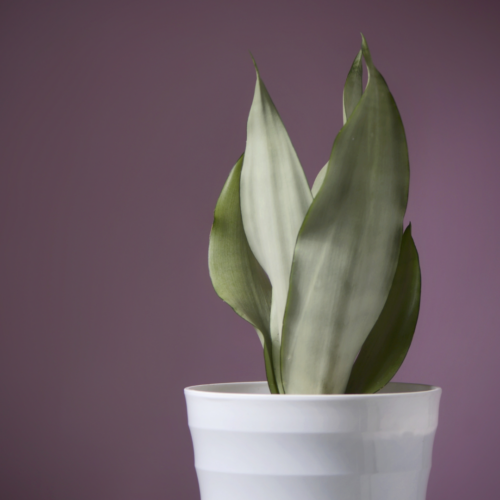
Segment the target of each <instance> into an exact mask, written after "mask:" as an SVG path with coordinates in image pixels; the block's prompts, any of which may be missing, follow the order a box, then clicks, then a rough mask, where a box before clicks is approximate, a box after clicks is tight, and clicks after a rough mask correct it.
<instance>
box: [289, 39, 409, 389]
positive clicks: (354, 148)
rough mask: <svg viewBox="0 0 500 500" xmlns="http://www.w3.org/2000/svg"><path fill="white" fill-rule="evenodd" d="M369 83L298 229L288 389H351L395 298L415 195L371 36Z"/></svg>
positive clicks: (399, 128) (401, 132)
mask: <svg viewBox="0 0 500 500" xmlns="http://www.w3.org/2000/svg"><path fill="white" fill-rule="evenodd" d="M363 56H364V58H365V61H366V64H367V68H368V76H369V78H368V84H367V87H366V90H365V92H364V94H363V96H362V97H361V99H360V101H359V103H358V105H357V106H356V107H355V109H354V111H353V112H352V114H351V116H350V117H349V119H348V120H347V122H346V124H345V125H344V127H343V128H342V130H341V131H340V132H339V134H338V136H337V138H336V139H335V142H334V145H333V148H332V154H331V157H330V161H329V166H328V169H327V173H326V176H325V180H324V182H323V186H322V188H321V189H320V190H319V192H318V194H317V195H316V197H315V199H314V201H313V203H312V204H311V207H310V209H309V211H308V213H307V215H306V217H305V220H304V223H303V225H302V227H301V229H300V233H299V236H298V239H297V245H296V248H295V253H294V258H293V267H292V271H291V278H290V280H291V281H290V292H289V297H288V302H287V307H286V314H285V318H284V326H283V336H282V337H283V338H282V344H283V347H282V377H283V384H284V388H285V391H286V392H287V393H311V394H318V393H327V394H328V393H343V392H344V391H345V388H346V385H347V381H348V378H349V374H350V371H351V368H352V365H353V363H354V361H355V359H356V356H357V354H358V353H359V351H360V349H361V346H362V345H363V343H364V341H365V340H366V338H367V336H368V334H369V333H370V331H371V329H372V327H373V325H374V324H375V322H376V320H377V318H378V317H379V315H380V312H381V310H382V308H383V306H384V304H385V301H386V299H387V296H388V293H389V289H390V287H391V284H392V280H393V277H394V273H395V270H396V265H397V261H398V256H399V249H400V245H401V237H402V224H403V216H404V213H405V210H406V204H407V199H408V183H409V168H408V151H407V146H406V138H405V133H404V129H403V124H402V122H401V118H400V115H399V112H398V109H397V107H396V103H395V102H394V99H393V97H392V95H391V93H390V92H389V89H388V88H387V85H386V83H385V80H384V79H383V77H382V76H381V75H380V73H379V72H378V71H377V69H376V68H375V66H374V65H373V63H372V60H371V57H370V53H369V51H368V47H367V45H366V42H365V40H364V39H363Z"/></svg>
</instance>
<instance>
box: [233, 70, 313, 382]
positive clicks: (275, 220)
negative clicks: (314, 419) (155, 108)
mask: <svg viewBox="0 0 500 500" xmlns="http://www.w3.org/2000/svg"><path fill="white" fill-rule="evenodd" d="M256 71H257V83H256V86H255V94H254V99H253V102H252V107H251V109H250V115H249V117H248V127H247V145H246V150H245V159H244V162H243V171H242V174H241V213H242V216H243V225H244V228H245V233H246V236H247V238H248V243H249V245H250V248H251V249H252V251H253V253H254V255H255V257H256V258H257V260H258V261H259V263H260V264H261V266H262V268H263V269H264V270H265V271H266V273H267V275H268V276H269V279H270V281H271V284H272V293H273V296H272V305H271V336H272V342H273V349H272V357H273V366H274V369H275V372H276V381H277V383H278V387H280V386H281V376H280V346H281V328H282V322H283V314H284V311H285V304H286V297H287V294H288V283H289V278H290V268H291V264H292V257H293V249H294V246H295V241H296V239H297V233H298V232H299V229H300V226H301V224H302V221H303V219H304V215H305V213H306V211H307V209H308V208H309V205H310V203H311V201H312V195H311V191H310V189H309V186H308V184H307V180H306V177H305V175H304V172H303V170H302V167H301V165H300V162H299V159H298V158H297V154H296V153H295V150H294V148H293V146H292V143H291V141H290V138H289V137H288V134H287V132H286V129H285V127H284V125H283V122H282V121H281V118H280V116H279V114H278V111H277V110H276V107H275V106H274V104H273V101H272V100H271V97H270V96H269V93H268V92H267V89H266V87H265V85H264V82H263V81H262V79H261V77H260V74H259V71H258V69H257V66H256Z"/></svg>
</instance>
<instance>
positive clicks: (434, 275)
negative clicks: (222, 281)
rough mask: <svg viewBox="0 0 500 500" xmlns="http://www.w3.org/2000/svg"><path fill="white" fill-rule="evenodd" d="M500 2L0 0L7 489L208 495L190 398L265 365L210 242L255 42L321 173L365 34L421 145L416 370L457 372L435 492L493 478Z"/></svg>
mask: <svg viewBox="0 0 500 500" xmlns="http://www.w3.org/2000/svg"><path fill="white" fill-rule="evenodd" d="M499 14H500V9H499V8H498V7H497V6H496V5H495V2H493V1H490V2H487V1H475V2H469V1H465V0H463V1H451V0H450V1H441V2H435V1H432V2H429V1H422V0H421V1H419V2H401V1H400V0H397V1H351V2H346V1H342V2H341V1H326V0H324V1H319V0H318V1H309V2H305V1H302V2H299V1H293V0H287V1H285V0H283V1H272V0H262V1H261V0H255V1H247V2H241V1H234V0H228V1H222V0H220V1H186V0H184V1H183V2H174V1H170V2H169V1H164V0H162V1H150V0H146V1H142V2H139V1H117V2H111V1H107V0H104V1H103V0H100V1H89V0H86V1H74V2H63V1H61V2H53V1H44V2H36V1H31V2H25V1H21V0H16V1H14V0H13V1H5V0H4V1H3V2H1V5H0V67H1V75H0V102H1V110H0V127H1V148H0V236H1V242H0V253H1V258H0V263H1V264H0V328H1V330H0V331H1V333H0V335H1V337H0V390H1V393H0V401H1V410H0V429H1V431H0V497H1V498H5V499H9V500H17V499H22V500H44V499H50V500H67V499H72V500H88V499H98V500H100V499H106V500H136V499H141V500H142V499H147V500H156V499H158V500H159V499H175V500H195V499H197V498H199V497H198V495H199V494H198V486H197V482H196V476H195V471H194V467H193V456H192V447H191V441H190V436H189V432H188V428H187V423H186V411H185V404H184V396H183V392H182V389H183V388H184V387H186V386H188V385H193V384H200V383H210V382H223V381H241V380H261V379H263V378H264V369H263V362H262V356H261V353H260V346H259V342H258V339H257V336H256V335H255V333H254V332H253V331H252V328H251V327H250V326H248V325H247V324H246V323H245V322H244V321H243V320H240V319H239V318H238V317H237V316H236V315H235V314H234V313H233V312H232V311H231V310H230V309H229V307H227V306H226V305H225V304H223V303H222V302H221V301H220V300H219V299H218V298H217V297H216V295H215V293H214V292H213V290H212V288H211V284H210V280H209V276H208V271H207V245H208V234H209V231H210V226H211V222H212V213H213V209H214V206H215V202H216V200H217V197H218V195H219V192H220V189H221V188H222V185H223V183H224V181H225V179H226V177H227V175H228V172H229V170H230V168H231V167H232V166H233V164H234V163H235V161H236V159H237V158H238V157H239V155H240V154H241V153H242V151H243V149H244V147H245V127H246V119H247V115H248V110H249V106H250V103H251V99H252V95H253V87H254V83H255V74H254V70H253V66H252V63H251V60H250V56H249V54H248V51H249V50H251V51H252V53H253V54H254V56H255V57H256V59H257V61H258V62H259V66H260V69H261V73H262V75H263V78H264V79H265V81H266V84H267V86H268V89H269V91H270V93H271V95H272V96H273V98H274V100H275V103H276V105H277V107H278V109H279V110H280V113H281V115H282V118H283V120H284V122H285V124H286V126H287V128H288V131H289V133H290V136H291V138H292V141H293V142H294V145H295V147H296V150H297V152H298V155H299V157H300V158H301V160H302V163H303V165H304V168H305V170H306V172H307V175H308V177H309V179H310V180H312V179H313V178H314V175H315V174H316V172H317V171H318V170H319V169H320V167H321V166H322V165H323V164H324V163H325V161H326V159H327V158H328V155H329V152H330V148H331V144H332V142H333V138H334V136H335V134H336V133H337V131H338V130H339V128H340V126H341V121H342V112H341V102H342V99H341V92H342V86H343V83H344V79H345V76H346V74H347V71H348V69H349V66H350V64H351V62H352V59H353V57H354V55H355V54H356V52H357V51H358V49H359V45H360V36H359V32H360V31H362V32H363V33H364V34H365V36H366V37H367V39H368V41H369V43H370V47H371V49H372V53H373V58H374V60H375V62H376V64H377V65H378V67H379V69H380V70H381V72H382V73H383V74H384V76H385V78H386V79H387V81H388V83H389V85H390V87H391V89H392V92H393V94H394V96H395V98H396V100H397V102H398V105H399V109H400V111H401V114H402V117H403V120H404V123H405V127H406V132H407V136H408V142H409V148H410V162H411V172H412V179H411V188H410V203H409V207H408V217H407V219H408V221H409V220H411V222H412V225H413V234H414V237H415V240H416V243H417V246H418V248H419V251H420V256H421V263H422V269H423V301H422V309H421V316H420V321H419V325H418V328H417V332H416V335H415V340H414V344H413V347H412V349H411V350H410V353H409V355H408V357H407V360H406V361H405V363H404V365H403V367H402V369H401V370H400V372H399V373H398V375H397V376H396V379H397V380H400V381H413V382H422V383H431V384H436V385H439V386H441V387H443V398H442V407H441V419H440V427H439V429H438V433H437V438H436V444H435V453H434V466H433V470H432V474H431V480H430V486H429V494H428V499H429V500H443V499H454V500H470V499H471V498H482V499H487V498H493V497H494V495H495V493H497V492H498V478H497V474H498V472H497V468H498V467H497V466H498V463H497V462H498V458H497V455H498V447H499V445H500V431H499V426H498V422H499V421H500V403H499V398H498V393H499V391H498V378H499V376H500V369H499V365H500V362H499V359H498V358H499V352H500V335H499V330H500V316H499V314H498V308H499V288H498V287H499V285H498V283H499V281H500V266H499V264H498V256H499V255H500V235H499V232H498V215H499V213H500V200H499V198H498V194H497V193H498V186H499V183H500V172H499V161H498V145H497V141H498V137H497V136H498V131H499V118H498V117H499V111H500V109H499V94H498V91H497V84H498V81H499V80H500V78H499V77H500V75H499V65H498V64H497V52H498V48H499V47H500V35H499V30H498V18H499Z"/></svg>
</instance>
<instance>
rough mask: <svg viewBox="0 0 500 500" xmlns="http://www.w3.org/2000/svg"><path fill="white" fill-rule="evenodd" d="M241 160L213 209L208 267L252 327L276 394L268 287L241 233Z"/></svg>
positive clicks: (224, 296) (220, 290)
mask: <svg viewBox="0 0 500 500" xmlns="http://www.w3.org/2000/svg"><path fill="white" fill-rule="evenodd" d="M242 166H243V156H241V158H240V159H239V160H238V162H237V163H236V165H235V166H234V167H233V169H232V170H231V173H230V174H229V177H228V179H227V181H226V183H225V184H224V187H223V189H222V192H221V194H220V197H219V200H218V201H217V205H216V207H215V213H214V222H213V225H212V230H211V232H210V243H209V247H208V266H209V271H210V278H211V279H212V284H213V286H214V288H215V291H216V292H217V294H218V295H219V297H220V298H221V299H222V300H224V301H225V302H227V303H228V304H229V305H230V306H231V307H232V308H233V309H234V310H235V311H236V313H238V314H239V315H240V316H241V317H242V318H244V319H246V320H247V321H248V322H249V323H251V324H252V325H253V326H254V327H255V329H256V330H257V334H258V335H259V338H260V340H261V343H262V345H263V347H264V360H265V364H266V374H267V378H268V382H269V387H270V390H271V392H277V389H276V381H275V376H274V370H273V367H272V364H271V363H270V359H268V357H269V356H268V354H266V352H267V351H271V349H272V347H271V335H270V326H269V324H270V310H271V295H272V290H271V283H270V282H269V279H268V277H267V276H266V273H265V272H264V270H263V269H262V267H261V266H260V264H259V263H258V261H257V259H256V258H255V257H254V255H253V253H252V250H251V249H250V246H249V245H248V241H247V238H246V235H245V231H244V230H243V221H242V218H241V210H240V178H241V168H242Z"/></svg>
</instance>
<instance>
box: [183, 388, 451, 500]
mask: <svg viewBox="0 0 500 500" xmlns="http://www.w3.org/2000/svg"><path fill="white" fill-rule="evenodd" d="M185 395H186V401H187V409H188V420H189V427H190V430H191V436H192V438H193V446H194V455H195V466H196V472H197V475H198V482H199V486H200V492H201V499H202V500H271V499H272V500H424V499H425V494H426V489H427V480H428V477H429V471H430V467H431V457H432V445H433V441H434V434H435V431H436V426H437V422H438V408H439V399H440V396H441V389H440V388H438V387H431V386H427V385H418V384H401V383H390V384H388V385H387V386H386V387H385V388H384V389H383V390H382V391H380V392H379V393H377V394H360V395H358V394H353V395H344V394H342V395H271V394H269V391H268V388H267V383H266V382H248V383H234V384H212V385H201V386H195V387H189V388H187V389H185Z"/></svg>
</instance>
